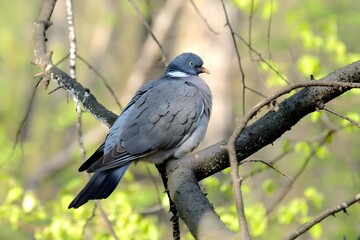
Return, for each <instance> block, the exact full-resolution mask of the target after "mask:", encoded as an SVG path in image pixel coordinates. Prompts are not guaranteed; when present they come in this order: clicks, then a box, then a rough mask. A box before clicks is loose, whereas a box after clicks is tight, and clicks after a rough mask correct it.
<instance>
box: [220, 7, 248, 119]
mask: <svg viewBox="0 0 360 240" xmlns="http://www.w3.org/2000/svg"><path fill="white" fill-rule="evenodd" d="M221 3H222V6H223V10H224V14H225V18H226V24H225V26H228V28H229V30H230V34H231V39H232V42H233V44H234V48H235V52H236V56H237V60H238V65H239V70H240V74H241V83H242V111H243V115H245V86H246V84H245V72H244V70H243V67H242V63H241V56H240V52H239V49H238V46H237V43H236V38H235V32H234V30H233V28H232V26H231V24H230V20H229V16H228V13H227V11H226V7H225V3H224V0H221Z"/></svg>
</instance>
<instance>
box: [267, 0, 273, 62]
mask: <svg viewBox="0 0 360 240" xmlns="http://www.w3.org/2000/svg"><path fill="white" fill-rule="evenodd" d="M273 6H274V3H273V0H270V16H269V21H268V28H267V50H268V53H269V59H270V61H271V62H272V64H274V65H275V61H274V60H273V58H272V54H271V47H270V40H271V23H272V14H273Z"/></svg>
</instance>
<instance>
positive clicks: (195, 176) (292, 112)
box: [33, 0, 360, 239]
mask: <svg viewBox="0 0 360 240" xmlns="http://www.w3.org/2000/svg"><path fill="white" fill-rule="evenodd" d="M55 3H56V1H54V0H53V1H51V0H48V1H46V2H45V4H44V7H43V9H42V11H41V14H40V16H39V18H38V19H37V21H36V22H35V27H34V36H33V39H34V63H35V64H36V65H38V66H39V67H40V68H41V70H42V77H43V78H44V79H45V80H46V81H49V80H56V81H57V82H58V84H59V85H60V86H61V87H63V88H64V89H66V90H67V91H68V92H69V93H70V94H71V95H73V96H74V97H75V98H77V99H78V100H79V101H80V102H81V103H82V104H83V106H84V108H85V110H87V111H88V112H90V113H91V114H92V115H94V116H95V117H96V118H97V119H98V120H100V121H101V122H103V123H105V124H106V125H108V126H111V125H112V123H113V122H114V120H115V119H116V117H117V116H116V114H114V113H112V112H111V111H109V110H107V109H106V108H105V107H103V106H102V105H101V104H99V103H98V102H97V101H96V99H95V97H94V96H93V95H92V94H91V93H90V92H89V91H88V90H87V89H85V88H83V87H82V86H81V85H80V84H79V83H77V82H75V81H74V80H73V79H72V78H70V77H69V76H68V75H67V74H66V73H65V72H63V71H62V70H60V69H58V68H57V67H56V66H54V65H53V64H52V61H51V53H49V52H47V50H46V45H45V42H46V37H45V31H46V29H47V28H48V27H49V26H50V25H51V22H50V21H49V20H50V17H51V14H52V11H53V8H54V6H55ZM359 69H360V62H355V63H353V64H350V65H348V66H346V67H344V68H342V69H339V70H337V71H334V72H333V73H331V74H329V75H327V76H326V77H324V78H323V79H322V81H326V82H337V81H341V82H356V83H359V82H360V70H359ZM349 89H350V88H349V87H347V88H343V87H306V88H304V89H303V90H302V91H300V92H298V93H296V94H294V95H293V96H292V97H290V98H288V99H286V100H284V101H283V102H282V103H281V104H279V105H278V109H277V110H276V111H275V110H273V111H270V112H268V113H267V114H266V115H265V116H263V117H261V118H260V119H259V120H257V121H256V122H254V123H253V124H251V125H250V126H248V127H246V128H244V129H242V131H241V133H240V135H239V136H238V137H237V140H236V145H235V147H236V155H237V160H238V161H241V160H243V159H245V158H246V157H248V156H250V155H251V154H253V153H255V152H257V151H258V150H260V149H261V148H263V147H265V146H267V145H268V144H270V143H272V142H274V141H275V140H276V139H278V138H279V137H281V135H282V134H284V133H285V132H286V131H288V130H290V129H291V127H292V126H294V125H295V124H296V123H297V122H298V121H299V120H300V119H302V118H303V117H305V116H306V115H307V114H309V113H311V112H313V111H316V110H317V109H322V108H323V107H324V105H325V104H326V103H327V102H329V101H330V100H332V99H334V98H336V97H338V96H339V95H341V94H342V93H344V92H346V91H347V90H349ZM250 117H253V115H250ZM249 119H250V118H249ZM246 124H247V123H246ZM223 144H224V143H221V142H220V143H217V144H215V145H213V146H211V147H209V148H207V149H204V150H202V151H200V152H197V153H195V154H193V155H191V156H189V157H187V158H184V159H182V160H181V161H176V160H173V161H169V162H168V164H167V166H166V168H167V175H168V179H169V182H168V187H169V191H170V194H171V196H172V199H173V200H174V202H175V204H176V207H177V209H178V210H179V214H180V217H181V218H182V219H183V220H184V222H185V223H186V224H187V226H188V227H189V230H190V231H191V233H192V234H193V235H194V236H195V237H196V238H197V239H219V238H222V239H232V238H235V236H236V235H235V234H233V233H232V232H231V231H230V230H228V229H227V228H226V226H225V225H224V224H223V223H222V222H221V221H220V219H219V217H218V216H217V214H216V213H215V211H214V210H213V207H212V206H211V204H210V203H209V201H208V200H207V198H206V197H205V195H204V194H203V193H202V192H201V189H200V187H199V185H198V181H200V180H201V179H204V178H206V177H208V176H211V175H212V174H214V173H217V172H219V171H222V170H223V169H225V168H227V167H229V159H228V154H227V152H226V150H225V149H224V148H223V147H221V145H223Z"/></svg>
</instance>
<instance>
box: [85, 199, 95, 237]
mask: <svg viewBox="0 0 360 240" xmlns="http://www.w3.org/2000/svg"><path fill="white" fill-rule="evenodd" d="M95 212H96V205H94V207H93V210H92V212H91V215H90V216H89V217H88V218H87V219H86V222H85V224H84V226H83V228H82V234H81V236H82V238H83V239H84V236H85V230H86V228H87V226H88V225H89V224H90V223H91V221H92V220H93V219H94V217H95Z"/></svg>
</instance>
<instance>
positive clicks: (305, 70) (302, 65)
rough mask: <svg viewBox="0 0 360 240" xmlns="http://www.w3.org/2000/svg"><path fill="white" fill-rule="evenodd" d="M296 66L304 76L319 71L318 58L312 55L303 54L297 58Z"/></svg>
mask: <svg viewBox="0 0 360 240" xmlns="http://www.w3.org/2000/svg"><path fill="white" fill-rule="evenodd" d="M297 67H298V69H299V71H300V72H301V73H302V74H303V75H305V76H310V75H313V74H317V73H319V71H320V60H319V58H318V57H315V56H313V55H310V54H304V55H302V56H301V57H300V58H299V59H298V61H297Z"/></svg>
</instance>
